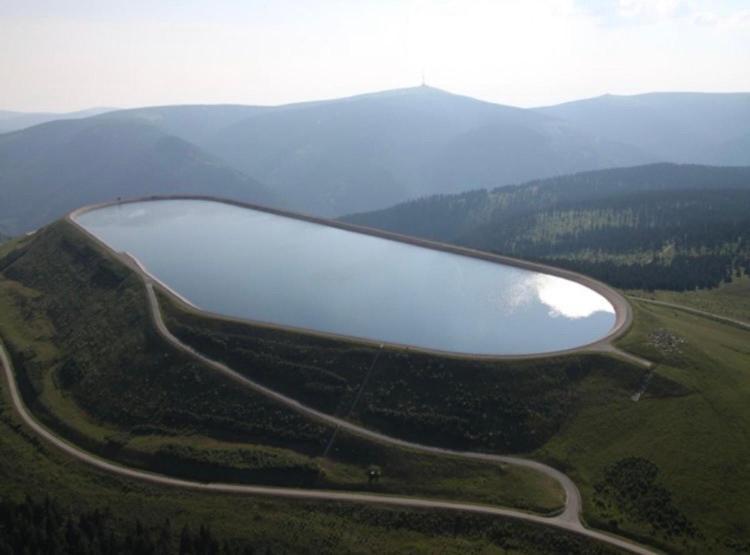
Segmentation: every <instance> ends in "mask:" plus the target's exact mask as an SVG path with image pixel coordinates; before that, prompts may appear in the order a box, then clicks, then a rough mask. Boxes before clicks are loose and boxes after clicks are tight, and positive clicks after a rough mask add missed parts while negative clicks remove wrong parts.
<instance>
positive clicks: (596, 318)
mask: <svg viewBox="0 0 750 555" xmlns="http://www.w3.org/2000/svg"><path fill="white" fill-rule="evenodd" d="M77 221H78V222H79V223H80V224H81V225H83V226H84V227H85V228H86V229H88V230H89V231H91V232H93V233H94V234H95V235H96V236H98V237H99V238H101V239H102V240H104V241H105V242H106V243H107V244H109V245H110V246H111V247H113V248H114V249H115V250H118V251H127V252H129V253H131V254H132V255H134V256H135V257H136V258H138V260H140V261H141V262H142V263H143V265H144V266H145V267H146V268H147V269H148V271H149V272H150V273H152V274H153V275H154V276H156V277H157V278H158V279H160V280H161V281H163V282H164V283H166V284H167V285H169V286H170V287H171V288H172V289H174V290H175V291H177V292H178V293H180V294H181V295H182V296H184V297H185V298H187V299H188V300H189V301H191V302H192V303H193V304H195V305H197V306H198V307H200V308H203V309H206V310H209V311H212V312H218V313H221V314H225V315H228V316H237V317H241V318H247V319H252V320H258V321H263V322H270V323H276V324H283V325H287V326H294V327H301V328H308V329H311V330H317V331H323V332H331V333H337V334H343V335H349V336H355V337H361V338H367V339H371V340H375V341H384V342H391V343H403V344H407V345H412V346H416V347H424V348H430V349H439V350H444V351H454V352H460V353H475V354H497V355H513V354H531V353H543V352H550V351H557V350H561V349H568V348H572V347H577V346H580V345H584V344H587V343H591V342H592V341H595V340H597V339H599V338H601V337H603V336H605V335H606V334H607V333H608V332H609V330H610V329H611V328H612V326H613V325H614V322H615V312H614V309H613V307H612V305H611V304H610V303H609V301H607V300H606V299H605V298H604V297H603V296H602V295H600V294H599V293H596V292H595V291H593V290H591V289H589V288H587V287H585V286H583V285H580V284H578V283H576V282H573V281H569V280H566V279H562V278H558V277H554V276H550V275H547V274H542V273H537V272H532V271H528V270H522V269H519V268H514V267H511V266H504V265H499V264H495V263H491V262H487V261H483V260H477V259H473V258H469V257H464V256H460V255H456V254H451V253H445V252H441V251H435V250H432V249H426V248H422V247H417V246H413V245H407V244H404V243H399V242H396V241H389V240H386V239H381V238H378V237H372V236H369V235H363V234H360V233H353V232H349V231H344V230H341V229H337V228H333V227H329V226H325V225H319V224H314V223H309V222H304V221H300V220H296V219H293V218H287V217H282V216H276V215H272V214H267V213H264V212H259V211H255V210H249V209H246V208H240V207H236V206H231V205H228V204H223V203H219V202H211V201H202V200H201V201H199V200H165V201H154V202H139V203H133V204H124V205H120V206H112V207H108V208H102V209H98V210H94V211H91V212H87V213H85V214H83V215H81V216H79V217H78V218H77Z"/></svg>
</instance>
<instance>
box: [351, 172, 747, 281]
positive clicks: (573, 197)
mask: <svg viewBox="0 0 750 555" xmlns="http://www.w3.org/2000/svg"><path fill="white" fill-rule="evenodd" d="M347 219H348V220H350V221H352V222H354V223H361V224H365V225H370V226H374V227H381V228H384V229H389V230H393V231H397V232H400V233H406V234H411V235H418V236H423V237H428V238H433V239H438V240H441V241H448V242H454V243H458V244H462V245H466V246H470V247H474V248H480V249H484V250H489V251H492V252H496V253H499V254H505V255H510V256H517V257H522V258H531V259H542V260H545V261H548V262H551V263H554V264H558V265H562V266H565V267H567V268H571V269H575V270H578V271H582V272H585V273H589V274H591V275H593V276H594V277H597V278H600V279H603V280H605V281H607V282H609V283H611V284H613V285H616V286H618V287H623V288H639V289H672V290H678V291H681V290H686V289H695V288H705V287H716V286H717V285H719V284H720V283H722V282H723V281H727V280H729V279H731V277H732V276H733V275H738V274H742V273H746V272H747V270H748V268H750V243H748V235H749V232H750V169H749V168H710V167H704V166H676V165H672V164H656V165H651V166H643V167H638V168H625V169H616V170H605V171H601V172H588V173H582V174H576V175H572V176H564V177H559V178H554V179H548V180H543V181H537V182H532V183H527V184H525V185H520V186H516V187H506V188H501V189H496V190H493V191H485V190H480V191H472V192H469V193H464V194H461V195H453V196H436V197H430V198H426V199H420V200H416V201H413V202H410V203H405V204H402V205H398V206H395V207H393V208H390V209H387V210H383V211H379V212H373V213H369V214H362V215H356V216H352V217H349V218H347Z"/></svg>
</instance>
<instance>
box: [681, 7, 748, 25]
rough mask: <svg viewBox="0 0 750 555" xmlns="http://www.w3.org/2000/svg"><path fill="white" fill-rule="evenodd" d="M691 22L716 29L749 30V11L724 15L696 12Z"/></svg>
mask: <svg viewBox="0 0 750 555" xmlns="http://www.w3.org/2000/svg"><path fill="white" fill-rule="evenodd" d="M692 21H693V23H695V24H696V25H703V26H706V27H717V28H719V29H727V30H738V29H750V9H746V10H738V11H736V12H734V13H730V14H726V15H719V14H716V13H715V12H709V11H702V12H696V13H694V14H693V16H692Z"/></svg>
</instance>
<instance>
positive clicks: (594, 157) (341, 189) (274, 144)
mask: <svg viewBox="0 0 750 555" xmlns="http://www.w3.org/2000/svg"><path fill="white" fill-rule="evenodd" d="M203 146H205V147H206V148H207V149H209V150H210V151H211V152H213V153H214V154H216V155H217V156H220V157H222V158H223V159H225V160H227V161H228V162H229V163H230V164H231V165H233V166H234V167H236V168H238V169H240V170H241V171H243V172H245V173H247V174H248V175H253V176H254V177H256V178H257V179H259V180H261V181H262V182H264V183H266V184H267V185H268V186H269V187H271V188H272V189H273V190H274V191H275V192H276V193H277V194H279V195H280V197H282V198H283V199H284V200H285V201H286V202H287V203H288V204H289V205H290V206H293V207H295V208H297V209H301V210H305V211H310V212H315V213H318V214H326V215H332V214H341V213H344V212H352V211H358V210H368V209H373V208H376V207H382V206H386V205H389V204H393V203H395V202H398V201H402V200H405V199H407V198H411V197H416V196H420V195H425V194H431V193H436V192H456V191H462V190H466V189H470V188H475V187H478V186H498V185H504V184H507V183H510V182H513V181H518V180H523V179H530V178H533V177H541V176H548V175H555V174H558V173H564V172H569V171H574V170H580V169H590V168H600V167H607V166H611V165H613V164H616V165H629V164H636V163H643V162H644V161H649V160H651V159H652V158H651V157H649V156H648V155H647V154H643V153H641V152H640V151H639V150H638V149H636V148H632V147H629V146H626V145H617V144H613V143H611V142H608V141H598V142H597V141H594V140H591V139H589V138H588V137H587V136H586V135H585V134H583V133H579V132H577V131H575V130H574V129H572V128H571V126H570V125H568V124H566V123H565V122H560V121H558V120H555V119H553V118H550V117H546V116H544V115H541V114H537V113H535V112H533V111H529V110H523V109H519V108H511V107H507V106H500V105H496V104H491V103H487V102H481V101H478V100H475V99H471V98H467V97H462V96H458V95H453V94H449V93H446V92H444V91H440V90H437V89H433V88H429V87H418V88H414V89H403V90H397V91H387V92H385V93H377V94H370V95H362V96H357V97H352V98H346V99H341V100H335V101H327V102H319V103H311V104H301V105H292V106H288V107H279V108H275V109H271V110H268V111H265V112H263V113H260V114H258V115H256V116H254V117H251V118H249V119H247V120H245V121H243V122H240V123H237V124H235V125H233V126H230V127H228V128H226V129H225V130H223V131H220V132H218V133H217V134H216V136H215V137H214V139H213V140H210V141H208V142H207V143H204V145H203Z"/></svg>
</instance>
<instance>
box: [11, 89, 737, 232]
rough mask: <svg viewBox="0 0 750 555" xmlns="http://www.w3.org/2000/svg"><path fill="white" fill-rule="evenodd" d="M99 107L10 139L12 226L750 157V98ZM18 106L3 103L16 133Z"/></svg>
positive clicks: (328, 210)
mask: <svg viewBox="0 0 750 555" xmlns="http://www.w3.org/2000/svg"><path fill="white" fill-rule="evenodd" d="M86 115H87V114H82V113H78V114H66V115H64V116H59V117H57V118H56V120H55V121H48V122H46V123H42V124H41V125H36V126H33V127H29V128H26V129H23V130H19V131H15V132H12V133H6V134H4V135H0V231H2V230H5V231H6V232H8V233H18V232H21V231H26V230H28V229H32V228H34V227H36V226H38V225H41V224H43V223H46V222H48V221H50V220H52V219H54V218H56V217H58V216H59V215H60V214H61V213H63V212H64V211H65V210H68V209H69V208H72V207H74V206H77V205H80V204H86V203H89V202H95V201H99V200H104V199H109V198H114V197H118V196H122V197H132V196H136V195H140V194H147V193H148V194H156V193H179V192H182V193H198V192H201V193H205V194H215V195H221V196H229V197H232V198H237V199H241V200H252V201H256V202H265V203H271V204H274V205H278V206H283V207H286V208H290V209H295V210H300V211H304V212H310V213H314V214H317V215H323V216H340V215H342V214H345V213H352V212H362V211H370V210H375V209H379V208H384V207H387V206H390V205H393V204H396V203H399V202H402V201H405V200H408V199H411V198H416V197H421V196H427V195H432V194H436V193H440V194H448V193H456V192H461V191H466V190H470V189H477V188H493V187H498V186H505V185H509V184H513V183H519V182H523V181H528V180H532V179H539V178H544V177H551V176H556V175H563V174H570V173H574V172H580V171H585V170H595V169H602V168H610V167H621V166H635V165H641V164H647V163H651V162H655V161H662V160H664V161H679V162H683V161H687V162H701V163H710V164H723V165H740V164H750V160H748V158H749V157H750V148H747V147H749V146H750V94H687V93H675V94H653V95H640V96H633V97H614V96H604V97H599V98H594V99H590V100H582V101H578V102H573V103H567V104H561V105H559V106H552V107H547V108H539V109H521V108H513V107H509V106H502V105H497V104H492V103H488V102H482V101H479V100H476V99H472V98H468V97H465V96H459V95H454V94H450V93H447V92H445V91H441V90H438V89H434V88H431V87H416V88H411V89H400V90H394V91H386V92H381V93H373V94H366V95H361V96H355V97H351V98H344V99H338V100H330V101H320V102H307V103H300V104H291V105H285V106H276V107H261V106H232V105H224V106H200V105H196V106H164V107H149V108H138V109H130V110H117V111H110V112H106V113H103V114H98V115H94V116H90V115H88V117H81V116H86ZM37 116H46V115H37ZM18 117H21V116H18V115H15V116H14V115H13V114H8V113H0V130H1V129H3V127H2V126H3V125H4V124H5V125H8V122H14V121H15V122H16V123H15V125H18V124H19V121H20V120H18ZM29 117H30V116H29ZM63 117H64V118H65V119H62V118H63ZM27 121H31V120H28V119H27Z"/></svg>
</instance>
